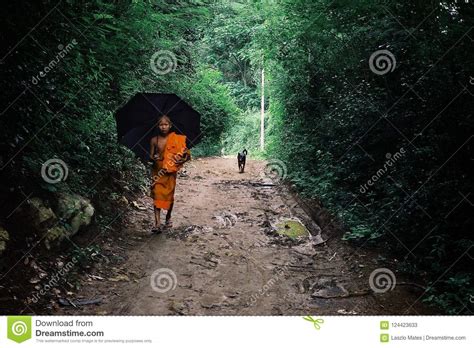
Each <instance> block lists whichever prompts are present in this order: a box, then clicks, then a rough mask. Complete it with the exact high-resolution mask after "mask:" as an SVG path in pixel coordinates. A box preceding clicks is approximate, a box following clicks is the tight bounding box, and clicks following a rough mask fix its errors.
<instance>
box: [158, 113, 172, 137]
mask: <svg viewBox="0 0 474 348" xmlns="http://www.w3.org/2000/svg"><path fill="white" fill-rule="evenodd" d="M171 125H172V123H171V119H170V118H169V117H168V116H166V115H161V116H160V117H159V118H158V122H157V123H156V126H157V127H158V130H159V131H160V133H161V134H168V133H169V131H170V129H171Z"/></svg>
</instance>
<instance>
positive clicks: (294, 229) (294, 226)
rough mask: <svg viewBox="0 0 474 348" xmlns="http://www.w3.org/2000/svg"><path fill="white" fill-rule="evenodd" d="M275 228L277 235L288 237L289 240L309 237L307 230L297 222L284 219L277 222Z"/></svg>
mask: <svg viewBox="0 0 474 348" xmlns="http://www.w3.org/2000/svg"><path fill="white" fill-rule="evenodd" d="M275 227H276V232H277V233H278V234H280V235H285V236H288V237H289V238H291V239H298V238H299V237H308V236H310V233H309V231H308V229H307V228H306V227H305V226H304V225H303V224H302V223H301V222H300V221H298V220H294V219H285V220H282V221H280V222H278V223H277V224H276V225H275Z"/></svg>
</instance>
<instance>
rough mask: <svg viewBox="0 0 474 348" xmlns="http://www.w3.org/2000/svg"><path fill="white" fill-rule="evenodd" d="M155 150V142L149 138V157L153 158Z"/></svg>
mask: <svg viewBox="0 0 474 348" xmlns="http://www.w3.org/2000/svg"><path fill="white" fill-rule="evenodd" d="M155 152H156V146H155V142H154V141H153V138H151V140H150V159H152V160H154V157H155Z"/></svg>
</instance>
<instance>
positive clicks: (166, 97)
mask: <svg viewBox="0 0 474 348" xmlns="http://www.w3.org/2000/svg"><path fill="white" fill-rule="evenodd" d="M161 115H167V116H169V118H170V119H171V122H172V123H173V127H172V129H171V131H172V132H176V133H177V134H182V135H185V136H186V143H187V146H188V148H191V147H193V146H194V145H196V144H197V143H199V141H200V140H201V130H200V121H201V115H200V114H199V113H198V112H197V111H196V110H194V109H193V108H192V107H191V106H190V105H189V104H188V103H186V102H185V101H183V100H182V99H181V98H180V97H178V96H177V95H176V94H166V93H137V94H135V96H134V97H132V98H131V99H130V100H129V101H128V102H127V103H126V104H125V105H124V106H122V107H121V108H120V109H119V110H117V112H116V113H115V121H116V123H117V135H118V141H119V142H120V143H121V144H123V145H125V146H127V147H128V148H129V149H131V150H133V152H134V153H135V154H136V155H137V156H138V157H139V158H141V159H142V160H144V161H148V160H150V154H149V151H150V139H151V138H152V137H153V136H155V135H156V134H157V129H156V122H157V121H158V118H159V117H160V116H161Z"/></svg>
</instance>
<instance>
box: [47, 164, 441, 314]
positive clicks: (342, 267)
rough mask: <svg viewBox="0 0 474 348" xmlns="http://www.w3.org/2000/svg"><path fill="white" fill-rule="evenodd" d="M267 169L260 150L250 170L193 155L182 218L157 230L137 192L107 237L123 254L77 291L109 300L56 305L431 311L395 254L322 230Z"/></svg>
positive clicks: (138, 309)
mask: <svg viewBox="0 0 474 348" xmlns="http://www.w3.org/2000/svg"><path fill="white" fill-rule="evenodd" d="M264 168H265V162H263V161H252V160H248V161H247V167H246V171H245V173H238V171H237V163H236V159H234V158H223V157H213V158H204V159H197V160H193V161H191V162H190V163H188V164H187V166H186V171H185V172H184V175H180V176H179V178H178V185H177V188H176V196H175V208H174V214H173V221H174V226H173V228H171V229H169V230H168V231H165V232H164V233H162V234H159V235H152V234H151V233H150V231H151V227H152V225H153V208H152V201H151V198H150V197H147V196H141V197H137V200H136V201H135V202H132V203H133V204H130V210H129V213H128V214H127V216H126V220H125V221H126V222H125V223H124V224H123V226H122V230H121V231H119V235H120V241H118V242H117V243H110V244H109V245H108V246H107V245H106V246H104V250H103V252H104V253H105V254H107V252H110V253H111V254H114V255H115V254H117V253H118V254H119V255H120V257H119V261H115V262H110V260H109V261H107V262H105V261H101V262H98V263H97V264H96V265H95V266H94V267H93V268H92V269H90V271H89V272H88V273H87V274H84V275H82V276H81V279H80V282H81V288H80V290H79V291H78V292H75V293H74V294H73V297H74V298H75V299H100V304H95V305H78V306H77V308H75V307H73V306H65V307H58V308H56V309H55V310H54V314H82V315H86V314H123V315H125V314H127V315H307V314H314V313H317V314H318V315H319V314H321V315H324V314H326V315H337V314H341V315H347V314H364V315H369V314H371V315H373V314H380V315H382V314H412V315H413V314H431V312H432V311H431V310H430V309H428V308H426V307H425V306H424V305H423V304H422V303H421V300H420V296H421V294H422V293H423V290H421V289H420V288H418V287H416V286H412V285H410V282H408V281H406V279H405V278H404V277H403V275H401V274H398V273H397V272H396V270H395V269H394V267H393V265H392V263H391V261H390V260H389V259H387V258H383V260H384V263H383V264H382V263H380V261H377V260H380V258H379V257H378V256H379V255H378V254H377V253H376V252H375V251H373V250H372V251H371V250H367V249H365V248H360V249H358V248H357V247H353V246H351V245H350V244H348V243H347V242H345V241H342V240H341V236H338V235H334V234H333V235H331V234H330V233H329V234H326V235H325V233H324V231H323V233H322V234H321V230H320V229H319V227H318V225H317V224H316V223H315V222H314V221H313V220H312V219H311V218H309V216H308V215H306V213H305V211H304V209H302V207H301V206H300V205H299V204H298V203H297V201H296V200H295V198H294V197H293V196H292V195H291V194H290V193H289V192H288V191H287V189H286V188H285V187H284V186H281V185H279V183H278V181H275V180H274V178H273V181H272V179H271V178H268V176H267V175H265V170H264ZM267 172H268V171H267ZM163 217H164V216H163ZM285 232H288V233H285ZM329 235H331V236H330V237H328V236H329ZM381 268H388V269H389V270H390V271H393V275H392V274H390V273H388V274H387V273H385V274H383V271H380V270H379V269H381ZM375 270H379V272H375V273H374V271H375ZM371 274H372V278H371Z"/></svg>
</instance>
